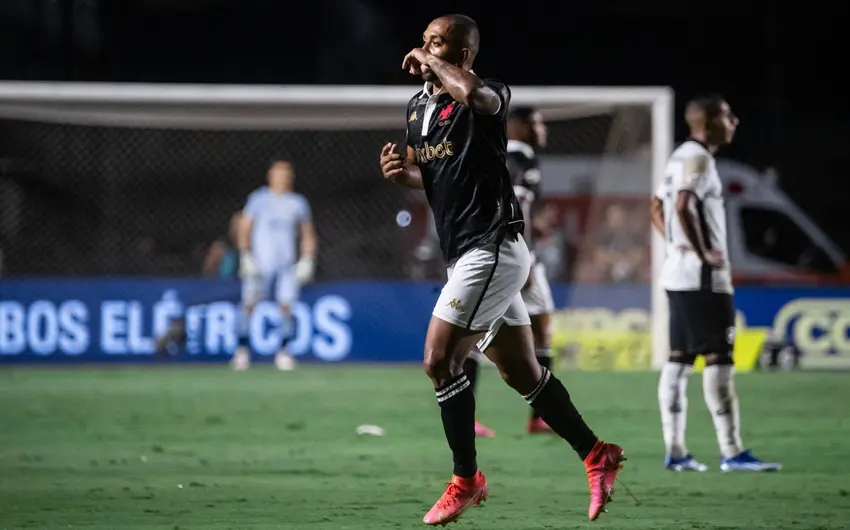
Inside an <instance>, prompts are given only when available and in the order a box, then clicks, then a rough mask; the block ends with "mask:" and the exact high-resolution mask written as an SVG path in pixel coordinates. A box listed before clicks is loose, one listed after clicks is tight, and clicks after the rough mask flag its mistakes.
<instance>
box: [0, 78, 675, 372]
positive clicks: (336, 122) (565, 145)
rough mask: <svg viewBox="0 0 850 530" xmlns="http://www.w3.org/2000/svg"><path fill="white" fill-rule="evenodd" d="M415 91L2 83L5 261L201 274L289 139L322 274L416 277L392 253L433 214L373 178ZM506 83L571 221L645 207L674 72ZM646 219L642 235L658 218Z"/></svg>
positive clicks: (414, 238) (287, 151) (655, 296)
mask: <svg viewBox="0 0 850 530" xmlns="http://www.w3.org/2000/svg"><path fill="white" fill-rule="evenodd" d="M417 90H418V87H417V86H411V87H407V86H403V87H402V86H394V87H388V86H234V85H153V84H110V83H52V82H36V83H30V82H3V83H0V242H2V243H0V250H2V251H3V254H2V259H3V262H4V263H5V267H6V269H7V271H8V272H10V273H12V274H67V273H79V274H86V275H97V274H113V275H115V274H190V273H191V272H192V270H193V269H188V268H186V265H185V263H187V262H188V261H191V260H190V259H189V258H191V257H193V256H194V258H197V254H198V252H199V249H200V247H201V246H202V244H203V243H205V242H206V241H208V240H209V239H212V238H214V237H216V236H217V235H219V234H222V233H224V232H226V221H227V219H228V218H229V216H230V215H231V214H232V213H233V212H234V211H236V210H238V209H239V208H240V207H241V203H242V201H243V200H244V197H245V196H246V195H247V193H248V192H250V191H251V189H253V188H255V187H257V186H259V185H261V184H262V183H263V174H264V172H265V166H266V165H267V164H268V162H269V160H270V158H271V157H274V156H286V157H287V158H290V159H292V160H293V161H294V162H295V166H296V171H297V174H298V175H299V180H298V186H299V188H300V189H302V191H304V192H305V193H306V194H307V195H308V197H310V199H311V202H314V203H316V205H315V206H314V210H315V215H316V218H317V219H321V222H322V223H325V226H320V236H321V237H322V240H323V241H322V253H321V254H322V255H321V256H320V263H319V268H320V271H321V273H322V274H323V277H324V278H326V279H344V278H352V277H357V278H403V277H409V276H410V267H411V265H410V262H409V261H404V262H399V258H398V256H399V255H405V256H406V255H414V254H416V250H417V245H418V244H419V242H420V241H422V240H426V239H427V232H428V222H427V221H422V218H423V216H425V214H424V213H422V212H424V210H423V209H422V207H421V200H420V199H419V198H418V197H416V196H412V195H411V194H410V193H407V192H405V191H404V190H398V189H391V188H393V187H391V186H385V185H384V183H382V182H380V178H379V176H378V175H377V158H378V152H379V150H380V146H381V145H382V144H383V143H386V142H390V141H392V142H396V143H401V142H402V141H403V139H404V126H405V123H404V121H403V120H405V119H406V118H405V116H404V112H405V108H406V104H407V102H408V100H409V99H410V97H411V96H412V95H413V94H414V93H415V92H416V91H417ZM512 94H513V96H512V103H513V104H515V105H531V106H535V107H536V108H538V109H540V111H541V112H542V114H543V116H544V117H545V118H546V120H547V123H548V126H549V129H550V142H549V143H550V146H549V148H548V149H546V150H544V151H543V152H542V156H541V160H542V164H543V173H544V193H546V191H547V190H548V191H549V192H550V193H553V194H555V195H559V197H561V199H563V200H562V201H561V203H559V204H561V206H562V207H563V210H562V211H561V212H560V216H561V218H562V222H561V228H562V229H563V231H564V232H567V233H572V232H575V233H582V234H584V232H586V231H587V226H589V225H587V222H588V221H587V219H590V218H594V219H597V218H598V219H597V221H598V222H602V221H600V220H599V219H603V218H604V217H605V215H606V213H605V209H606V208H607V207H608V205H609V204H610V201H611V200H613V199H612V198H616V197H625V198H627V199H628V201H627V202H628V204H630V205H631V206H630V208H632V207H634V208H633V209H634V212H637V211H638V209H640V208H642V209H641V210H640V212H641V213H633V214H629V215H632V217H629V220H630V221H629V222H630V223H632V224H634V223H636V222H640V223H643V222H645V220H646V218H647V217H648V213H647V211H648V198H649V197H650V195H651V193H652V191H653V190H654V189H655V188H656V187H657V186H658V185H659V184H660V183H661V182H662V180H663V177H664V174H663V172H664V166H665V164H666V161H667V157H668V156H669V154H670V152H671V151H672V148H673V122H674V118H673V112H674V110H673V109H674V102H673V92H672V91H671V90H670V89H669V88H661V87H621V88H612V87H583V88H576V87H512ZM408 211H410V212H413V219H414V223H413V225H414V226H413V227H412V229H413V231H408V232H406V233H403V234H402V233H400V232H399V228H398V226H397V224H396V217H397V214H398V213H400V212H408ZM629 211H630V212H631V211H632V210H629ZM576 212H578V213H576ZM573 214H575V215H573ZM641 215H643V217H640V216H641ZM638 219H643V220H640V221H636V220H638ZM603 220H604V219H603ZM417 223H418V224H417ZM641 226H642V228H641V230H644V232H643V233H644V234H646V231H648V230H649V226H648V223H647V224H646V226H645V228H644V227H643V225H641ZM592 237H595V236H588V235H587V234H584V235H579V236H576V237H575V238H574V239H575V241H573V243H572V244H575V245H578V249H577V250H575V253H576V254H578V255H579V256H580V257H582V256H583V257H587V259H585V260H582V259H578V260H577V261H576V262H575V263H574V264H573V265H571V266H572V267H573V268H574V269H575V271H578V274H579V275H581V274H582V271H584V273H587V274H589V275H590V277H595V275H598V274H599V270H596V269H594V267H596V265H594V263H595V262H593V260H591V259H590V256H591V255H592V254H593V253H594V252H595V250H594V249H593V248H589V247H588V244H589V243H588V241H589V238H592ZM646 237H647V238H651V244H650V242H649V241H646V242H645V243H646V245H645V246H644V250H646V246H649V247H650V248H651V252H648V253H647V254H648V255H649V257H648V258H647V260H649V261H650V262H651V269H652V275H651V278H648V277H644V278H642V281H644V282H646V281H651V282H652V289H651V293H652V294H651V303H650V307H651V313H650V314H651V322H652V324H651V332H652V352H653V355H652V359H653V366H654V367H655V368H658V367H659V366H660V365H661V364H662V363H663V361H664V359H665V358H666V356H667V333H666V329H667V308H666V303H665V299H664V297H663V292H662V291H661V290H660V289H659V288H657V286H656V285H655V281H654V280H655V279H657V277H658V272H659V268H660V266H661V261H662V260H663V242H662V241H660V238H658V237H656V236H648V235H646ZM590 245H591V246H592V243H590ZM411 259H413V258H411ZM575 271H572V272H575ZM565 274H566V273H565ZM617 274H619V272H617ZM635 274H637V273H635ZM637 276H639V275H637ZM637 276H635V277H637ZM571 277H574V276H571ZM594 281H598V278H597V280H594ZM635 281H641V279H640V278H638V280H635ZM604 302H606V301H604V300H600V301H599V303H600V305H602V304H603V303H604Z"/></svg>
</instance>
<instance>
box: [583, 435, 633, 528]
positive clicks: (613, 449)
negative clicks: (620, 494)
mask: <svg viewBox="0 0 850 530" xmlns="http://www.w3.org/2000/svg"><path fill="white" fill-rule="evenodd" d="M625 460H626V459H625V457H624V456H623V448H622V447H620V446H619V445H614V444H607V443H605V442H603V441H602V440H598V441H597V442H596V445H595V446H593V450H592V451H591V452H590V454H589V455H587V458H585V459H584V466H585V468H587V481H588V483H589V484H590V508H589V509H588V510H587V517H588V518H590V520H591V521H595V520H596V519H597V518H598V517H599V515H600V514H602V512H604V511H605V506H607V504H608V503H609V502H611V499H612V498H613V493H614V480H615V479H616V478H617V472H618V471H620V470H621V469H623V462H624V461H625Z"/></svg>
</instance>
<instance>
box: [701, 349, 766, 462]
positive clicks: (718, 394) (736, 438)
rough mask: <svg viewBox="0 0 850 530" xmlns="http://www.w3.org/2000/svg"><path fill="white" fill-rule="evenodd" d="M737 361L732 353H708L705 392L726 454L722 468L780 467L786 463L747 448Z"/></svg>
mask: <svg viewBox="0 0 850 530" xmlns="http://www.w3.org/2000/svg"><path fill="white" fill-rule="evenodd" d="M734 376H735V363H734V361H733V359H732V357H731V355H728V354H725V355H723V354H710V355H707V356H706V367H705V370H704V372H703V394H704V396H705V403H706V405H707V406H708V409H709V411H710V412H711V418H712V420H713V421H714V429H715V431H717V442H718V444H719V445H720V452H721V454H722V455H723V458H722V459H721V461H720V470H721V471H725V472H728V471H779V470H780V469H782V465H781V464H778V463H776V462H764V461H762V460H760V459H758V458H756V457H755V456H753V454H752V453H751V452H750V451H749V450H745V449H744V448H743V442H742V441H741V413H740V405H739V403H738V393H737V391H736V390H735V380H734Z"/></svg>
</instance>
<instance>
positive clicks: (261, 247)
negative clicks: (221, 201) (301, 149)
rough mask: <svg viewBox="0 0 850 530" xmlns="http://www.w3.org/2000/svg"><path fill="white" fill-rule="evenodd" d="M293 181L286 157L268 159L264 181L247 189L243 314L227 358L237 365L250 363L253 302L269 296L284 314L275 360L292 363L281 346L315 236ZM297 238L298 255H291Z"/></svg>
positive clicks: (307, 273) (310, 265) (310, 266)
mask: <svg viewBox="0 0 850 530" xmlns="http://www.w3.org/2000/svg"><path fill="white" fill-rule="evenodd" d="M294 181H295V172H294V170H293V168H292V164H290V163H289V162H287V161H285V160H276V161H274V162H272V164H271V165H270V166H269V170H268V186H263V187H262V188H259V189H257V190H255V191H254V192H253V193H251V195H250V196H249V197H248V202H247V204H246V205H245V208H244V210H243V211H242V223H241V226H240V230H239V233H238V236H239V237H238V245H239V251H240V258H239V276H240V278H241V279H242V308H243V313H242V315H241V318H240V322H239V328H240V329H239V346H238V348H237V349H236V352H235V353H234V355H233V360H232V365H233V367H234V368H235V369H237V370H245V369H247V368H248V366H249V364H250V359H251V355H250V347H249V340H248V336H249V334H248V331H249V329H248V327H249V326H248V320H249V317H250V314H251V312H252V311H253V309H254V307H255V306H256V304H257V303H258V302H260V301H262V300H267V299H272V298H273V299H274V300H276V301H277V303H278V304H280V308H281V311H282V313H283V317H284V326H283V328H284V331H283V341H282V343H281V347H280V351H279V352H278V353H277V355H276V356H275V365H276V366H277V367H278V369H280V370H292V369H293V368H295V362H294V360H293V359H292V356H291V355H289V353H288V352H287V351H286V349H285V347H286V342H287V341H288V340H289V339H290V338H291V337H292V336H293V334H294V331H295V326H294V325H293V322H292V313H291V310H292V304H293V303H295V302H296V300H297V299H298V292H299V288H300V286H301V285H303V284H305V283H307V282H309V281H310V280H312V278H313V272H314V259H315V256H316V246H317V241H316V240H317V238H316V230H315V228H314V226H313V220H312V215H311V213H310V205H309V204H308V203H307V199H305V198H304V196H303V195H300V194H298V193H295V192H294V191H293V186H294ZM299 238H300V243H301V244H300V247H301V248H300V256H299V254H296V247H297V246H298V245H297V242H298V240H299ZM272 290H274V295H273V296H272Z"/></svg>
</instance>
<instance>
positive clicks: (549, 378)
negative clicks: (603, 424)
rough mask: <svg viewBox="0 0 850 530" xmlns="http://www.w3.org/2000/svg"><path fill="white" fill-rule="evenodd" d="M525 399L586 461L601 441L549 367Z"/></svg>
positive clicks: (544, 370)
mask: <svg viewBox="0 0 850 530" xmlns="http://www.w3.org/2000/svg"><path fill="white" fill-rule="evenodd" d="M525 399H526V400H527V401H528V402H529V403H530V404H531V406H532V407H534V410H536V411H537V413H538V414H540V417H541V418H543V421H545V422H546V423H547V424H549V427H551V428H552V430H553V431H555V432H556V433H557V434H558V436H560V437H561V438H563V439H564V440H566V441H567V442H568V443H569V444H570V445H571V446H572V448H573V450H575V452H576V453H578V456H579V457H580V458H581V459H582V460H584V459H585V458H587V455H589V454H590V451H591V450H593V446H594V445H596V442H597V441H598V438H597V437H596V435H595V434H593V431H591V430H590V427H588V426H587V424H586V423H585V422H584V420H583V419H582V417H581V414H579V412H578V410H576V407H575V405H573V401H572V399H570V393H569V392H567V389H566V388H564V385H563V384H562V383H561V381H559V380H558V378H557V377H555V376H554V375H552V372H550V371H549V369H548V368H543V377H541V378H540V382H539V383H538V384H537V388H535V389H534V391H533V392H532V393H531V394H529V395H527V396H525Z"/></svg>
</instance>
